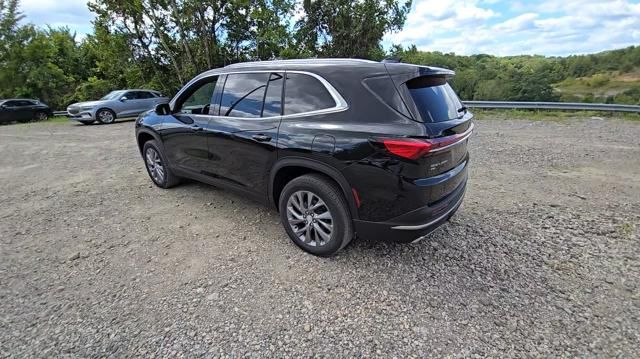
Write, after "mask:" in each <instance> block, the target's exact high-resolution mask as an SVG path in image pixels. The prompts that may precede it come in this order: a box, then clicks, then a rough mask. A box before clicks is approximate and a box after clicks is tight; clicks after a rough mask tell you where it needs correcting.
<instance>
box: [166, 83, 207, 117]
mask: <svg viewBox="0 0 640 359" xmlns="http://www.w3.org/2000/svg"><path fill="white" fill-rule="evenodd" d="M217 82H218V77H217V76H214V77H209V78H206V79H204V80H202V81H201V82H198V83H196V84H194V85H192V86H191V88H189V89H188V90H187V92H186V93H185V94H184V95H183V96H181V99H179V100H178V102H177V103H176V109H175V111H174V112H178V113H185V114H209V110H210V108H211V100H212V97H213V91H214V90H215V88H216V83H217Z"/></svg>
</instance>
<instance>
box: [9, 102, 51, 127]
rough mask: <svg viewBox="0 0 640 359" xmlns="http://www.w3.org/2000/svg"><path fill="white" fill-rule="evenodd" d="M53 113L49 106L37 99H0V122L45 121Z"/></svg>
mask: <svg viewBox="0 0 640 359" xmlns="http://www.w3.org/2000/svg"><path fill="white" fill-rule="evenodd" d="M52 115H53V112H52V111H51V109H50V108H49V106H47V105H45V104H43V103H42V102H40V101H38V100H32V99H27V98H17V99H8V100H0V124H1V123H10V122H13V121H18V122H29V121H32V120H37V121H46V120H48V119H49V117H51V116H52Z"/></svg>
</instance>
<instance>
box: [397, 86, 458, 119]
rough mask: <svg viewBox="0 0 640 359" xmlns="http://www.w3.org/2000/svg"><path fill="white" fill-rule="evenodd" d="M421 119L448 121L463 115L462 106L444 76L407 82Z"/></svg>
mask: <svg viewBox="0 0 640 359" xmlns="http://www.w3.org/2000/svg"><path fill="white" fill-rule="evenodd" d="M407 88H408V89H409V92H410V93H411V97H412V98H413V102H414V103H415V104H416V107H417V108H418V111H419V112H420V116H421V117H422V119H423V121H427V122H442V121H449V120H453V119H456V118H459V117H462V116H463V115H464V111H463V109H464V106H463V105H462V102H460V99H459V98H458V96H457V95H456V94H455V92H454V91H453V89H452V88H451V86H449V84H448V83H447V82H446V80H445V79H444V78H437V77H436V78H434V77H422V78H417V79H413V80H411V81H409V82H407Z"/></svg>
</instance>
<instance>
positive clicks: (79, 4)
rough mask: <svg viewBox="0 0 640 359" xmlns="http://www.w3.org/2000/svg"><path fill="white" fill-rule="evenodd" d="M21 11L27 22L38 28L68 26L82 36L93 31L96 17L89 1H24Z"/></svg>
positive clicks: (21, 3) (21, 4)
mask: <svg viewBox="0 0 640 359" xmlns="http://www.w3.org/2000/svg"><path fill="white" fill-rule="evenodd" d="M20 9H21V11H22V13H23V14H24V15H26V19H25V20H26V21H27V22H30V23H33V24H35V25H38V26H45V25H51V26H53V27H60V26H67V27H69V28H70V29H71V30H72V31H77V32H78V33H79V35H81V36H83V35H84V34H85V33H86V32H89V31H90V30H91V28H92V26H91V21H92V20H93V18H94V17H95V15H94V14H92V13H91V11H89V8H88V7H87V0H63V1H61V0H22V1H21V2H20Z"/></svg>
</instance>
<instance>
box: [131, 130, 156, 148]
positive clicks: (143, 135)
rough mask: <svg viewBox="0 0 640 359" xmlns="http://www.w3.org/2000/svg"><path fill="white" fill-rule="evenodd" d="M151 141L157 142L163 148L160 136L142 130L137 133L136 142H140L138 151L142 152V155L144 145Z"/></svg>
mask: <svg viewBox="0 0 640 359" xmlns="http://www.w3.org/2000/svg"><path fill="white" fill-rule="evenodd" d="M151 140H155V141H156V142H157V143H158V145H159V146H162V141H160V136H158V134H156V133H153V132H152V131H148V130H140V131H138V133H136V142H138V150H140V154H142V148H143V147H144V144H145V143H147V142H148V141H151Z"/></svg>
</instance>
